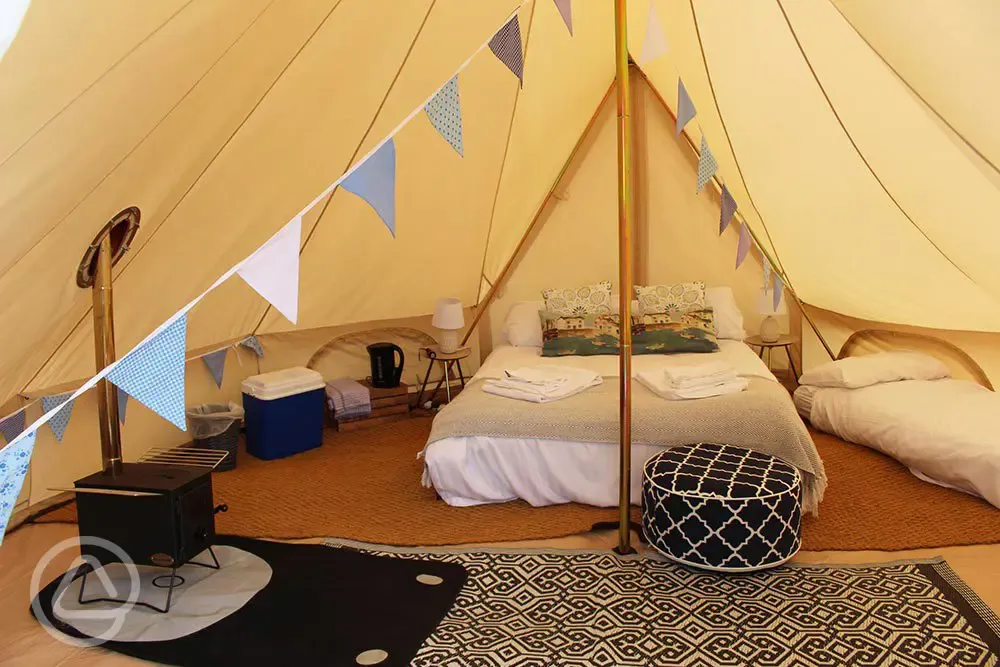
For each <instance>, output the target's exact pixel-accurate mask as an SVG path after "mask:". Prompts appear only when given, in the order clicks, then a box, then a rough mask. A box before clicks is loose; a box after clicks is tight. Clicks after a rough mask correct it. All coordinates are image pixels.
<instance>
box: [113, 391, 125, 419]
mask: <svg viewBox="0 0 1000 667" xmlns="http://www.w3.org/2000/svg"><path fill="white" fill-rule="evenodd" d="M115 391H116V392H117V393H118V421H120V422H121V423H122V424H124V423H125V408H127V407H128V392H127V391H125V390H124V389H122V388H121V387H115Z"/></svg>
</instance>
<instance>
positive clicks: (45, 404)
mask: <svg viewBox="0 0 1000 667" xmlns="http://www.w3.org/2000/svg"><path fill="white" fill-rule="evenodd" d="M72 395H73V392H71V391H70V392H66V393H65V394H56V395H55V396H42V412H48V411H49V410H52V409H53V408H55V407H58V406H60V405H62V406H63V407H62V410H60V411H59V412H57V413H55V414H54V415H52V418H51V419H50V420H49V428H51V429H52V432H53V433H54V434H55V436H56V440H57V441H58V442H62V440H63V436H64V435H66V427H68V426H69V418H70V415H71V414H72V413H73V401H67V400H66V399H68V398H69V397H70V396H72ZM73 400H76V399H73Z"/></svg>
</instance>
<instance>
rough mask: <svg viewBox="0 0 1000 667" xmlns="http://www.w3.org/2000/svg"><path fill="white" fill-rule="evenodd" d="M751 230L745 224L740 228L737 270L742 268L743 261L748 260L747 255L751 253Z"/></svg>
mask: <svg viewBox="0 0 1000 667" xmlns="http://www.w3.org/2000/svg"><path fill="white" fill-rule="evenodd" d="M750 241H751V239H750V228H749V227H748V226H747V223H745V222H744V223H743V224H742V225H741V226H740V240H739V242H738V243H737V244H736V268H737V269H738V268H740V265H741V264H743V260H745V259H746V258H747V253H749V252H750Z"/></svg>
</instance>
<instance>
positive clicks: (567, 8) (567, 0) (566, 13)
mask: <svg viewBox="0 0 1000 667" xmlns="http://www.w3.org/2000/svg"><path fill="white" fill-rule="evenodd" d="M553 1H554V2H555V3H556V7H557V8H558V9H559V14H560V15H561V16H562V20H563V23H565V24H566V28H567V29H568V30H569V34H570V36H572V35H573V9H572V6H571V5H572V0H553Z"/></svg>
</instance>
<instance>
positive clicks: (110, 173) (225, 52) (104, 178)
mask: <svg viewBox="0 0 1000 667" xmlns="http://www.w3.org/2000/svg"><path fill="white" fill-rule="evenodd" d="M275 2H276V0H269V2H268V3H267V4H266V5H265V6H264V8H263V9H262V10H261V11H260V12H259V13H258V14H257V15H256V16H255V17H254V18H253V20H252V21H250V23H248V24H247V26H246V28H244V29H243V31H242V32H240V34H239V35H237V37H236V39H235V40H233V41H232V42H231V43H230V44H229V46H227V47H226V48H225V49H224V50H223V52H222V53H221V54H220V55H219V57H218V58H216V59H215V60H214V61H213V62H212V64H211V65H209V66H208V69H206V70H205V71H204V72H203V73H202V74H201V76H199V77H198V79H197V80H196V81H195V82H194V83H193V84H191V86H190V87H189V88H188V89H187V90H186V91H185V92H184V94H183V95H181V96H180V97H179V98H178V99H177V101H176V102H175V103H174V104H173V106H171V107H170V108H169V109H168V110H167V112H166V113H165V114H163V116H161V117H160V119H159V120H158V121H156V123H155V124H154V125H153V127H151V128H150V130H149V131H148V132H146V134H144V135H143V136H142V138H141V139H139V141H138V143H136V145H135V146H133V147H132V148H131V149H129V151H128V152H127V153H125V155H123V156H122V158H121V160H119V161H118V162H117V163H116V164H115V165H114V166H113V167H111V169H110V170H109V171H108V173H106V174H105V175H104V176H102V177H101V179H100V180H99V181H98V182H97V183H95V184H94V186H93V187H92V188H90V190H88V191H87V193H86V194H84V195H83V197H81V198H80V200H79V201H77V203H76V204H74V205H73V206H72V208H70V209H69V210H68V211H67V212H66V213H65V214H64V215H63V216H62V217H61V218H59V220H58V221H56V223H55V224H54V225H53V226H52V227H51V228H50V229H49V230H48V231H47V232H45V234H43V235H42V236H41V237H40V238H39V239H38V240H37V241H36V242H35V243H34V244H33V245H32V246H31V247H30V248H28V249H27V250H26V251H25V252H24V253H23V254H22V255H21V257H19V258H18V259H16V260H14V261H13V262H12V263H11V264H10V266H8V267H6V268H4V269H2V270H0V277H2V276H4V275H6V274H7V273H8V272H10V271H11V270H12V269H13V268H14V267H15V266H17V265H18V264H20V263H21V262H22V261H23V260H24V257H25V256H26V255H28V254H29V253H31V252H32V251H33V250H34V249H35V248H37V247H38V246H39V245H40V244H41V243H42V241H44V240H45V239H46V238H48V236H49V235H50V234H52V232H54V231H55V230H56V229H57V228H58V227H59V225H61V224H62V223H63V222H65V221H66V218H68V217H69V216H71V215H73V213H74V212H75V211H76V210H77V209H78V208H80V206H81V205H82V204H83V203H84V202H85V201H87V199H88V198H89V197H90V196H91V195H92V194H94V192H96V191H97V189H98V188H99V187H101V186H102V185H103V184H104V182H105V181H107V180H108V179H109V178H111V176H113V175H114V173H115V172H116V171H118V169H119V168H120V167H121V166H122V165H123V164H124V163H125V161H126V160H128V159H129V158H130V157H132V155H133V154H134V153H135V152H136V151H137V150H139V148H140V147H142V145H143V144H144V143H146V140H147V139H149V137H150V136H152V134H153V133H154V132H156V130H158V129H159V128H160V126H161V125H163V123H164V122H166V120H167V119H168V118H169V117H170V116H171V114H173V112H174V111H176V110H177V107H179V106H180V105H181V104H183V103H184V100H186V99H187V98H188V97H189V96H190V95H191V93H192V92H194V89H195V88H197V87H198V86H199V84H201V82H202V81H204V80H205V77H207V76H208V75H209V74H211V72H212V70H214V69H215V67H216V66H217V65H218V64H219V63H220V62H222V59H223V58H225V57H226V56H227V55H228V54H229V52H230V51H232V50H233V47H234V46H236V45H237V44H238V43H239V42H240V41H241V40H242V39H243V38H244V37H245V36H246V34H247V33H248V32H249V31H250V29H251V28H253V26H254V25H255V24H256V23H257V21H258V20H259V19H260V17H261V16H263V15H264V13H265V12H267V10H268V9H270V8H271V6H272V5H274V3H275Z"/></svg>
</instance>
